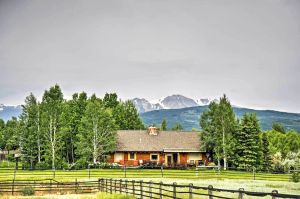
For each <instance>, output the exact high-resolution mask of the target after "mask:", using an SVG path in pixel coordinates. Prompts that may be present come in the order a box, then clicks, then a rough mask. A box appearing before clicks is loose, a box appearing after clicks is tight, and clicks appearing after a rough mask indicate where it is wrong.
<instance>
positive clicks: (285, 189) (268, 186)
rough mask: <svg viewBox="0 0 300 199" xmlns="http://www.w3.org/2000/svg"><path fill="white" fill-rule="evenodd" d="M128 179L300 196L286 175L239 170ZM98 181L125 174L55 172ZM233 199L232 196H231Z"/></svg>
mask: <svg viewBox="0 0 300 199" xmlns="http://www.w3.org/2000/svg"><path fill="white" fill-rule="evenodd" d="M13 177H14V170H13V169H0V181H4V180H9V181H11V180H13ZM126 177H127V178H128V179H134V180H137V181H138V180H143V181H150V180H151V181H154V182H160V181H162V182H164V183H173V182H177V184H184V185H187V184H189V183H193V184H194V185H196V186H202V187H203V186H205V187H207V186H208V185H213V187H214V188H223V189H234V190H237V189H239V188H244V189H245V190H247V191H258V192H271V191H272V190H275V189H276V190H278V191H279V193H286V194H297V195H300V183H294V182H291V176H290V175H289V174H270V173H256V174H255V180H254V176H253V173H250V172H241V171H221V172H220V173H219V172H218V171H214V170H199V171H198V172H197V171H195V170H167V169H165V170H163V177H162V175H161V170H156V169H128V170H127V171H126ZM98 178H115V179H124V178H125V172H124V170H122V169H91V170H90V178H89V172H88V170H74V171H63V170H59V171H56V172H55V180H56V181H59V182H62V181H65V182H67V181H73V182H74V181H75V180H76V179H77V181H88V180H96V179H98ZM50 179H53V172H52V171H51V170H35V171H29V170H18V171H16V181H26V180H35V181H38V180H45V181H48V182H49V180H50ZM234 196H235V195H234ZM247 198H249V197H247Z"/></svg>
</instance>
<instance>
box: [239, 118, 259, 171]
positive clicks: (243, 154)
mask: <svg viewBox="0 0 300 199" xmlns="http://www.w3.org/2000/svg"><path fill="white" fill-rule="evenodd" d="M259 134H260V125H259V121H258V119H257V118H256V115H255V114H254V113H245V114H244V115H243V117H242V120H241V124H240V131H239V133H237V140H238V143H239V144H238V147H237V153H238V155H239V158H238V167H239V168H244V169H247V170H251V169H252V168H253V167H255V168H258V167H259V166H260V161H261V159H260V158H261V141H260V137H259Z"/></svg>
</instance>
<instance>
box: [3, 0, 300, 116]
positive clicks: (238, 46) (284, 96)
mask: <svg viewBox="0 0 300 199" xmlns="http://www.w3.org/2000/svg"><path fill="white" fill-rule="evenodd" d="M55 83H58V84H59V85H60V86H61V87H62V89H63V92H64V94H65V97H66V98H68V97H70V96H71V94H72V93H74V92H78V91H82V90H84V91H86V92H87V93H88V94H92V93H96V94H97V95H98V96H103V95H104V94H105V92H117V93H118V95H119V96H120V97H121V98H122V99H129V98H134V97H144V98H147V99H149V100H154V99H159V98H163V97H165V96H167V95H170V94H182V95H185V96H187V97H191V98H194V99H199V98H206V97H209V98H215V97H219V96H221V95H222V94H223V93H226V94H227V95H228V97H229V99H230V100H231V102H232V103H233V104H235V105H239V106H244V107H249V108H259V109H275V110H281V111H289V112H300V1H298V0H294V1H283V0H280V1H279V0H265V1H264V0H257V1H255V0H249V1H241V0H236V1H228V0H226V1H223V0H222V1H211V0H207V1H201V0H195V1H191V0H184V1H183V0H180V1H176V0H136V1H134V0H120V1H114V0H112V1H110V0H107V1H61V0H57V1H53V0H51V1H50V0H49V1H47V0H44V1H39V0H36V1H26V0H22V1H13V0H7V1H5V0H0V103H3V104H12V105H15V104H21V103H23V101H24V98H25V97H26V96H27V95H28V94H29V93H30V92H33V93H34V94H35V95H36V96H38V97H39V98H41V96H42V94H43V91H44V90H45V89H48V88H49V87H50V86H51V85H54V84H55Z"/></svg>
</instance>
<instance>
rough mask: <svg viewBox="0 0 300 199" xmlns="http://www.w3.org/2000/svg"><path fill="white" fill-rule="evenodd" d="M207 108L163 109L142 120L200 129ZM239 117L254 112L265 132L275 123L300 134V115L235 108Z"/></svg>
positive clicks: (146, 115)
mask: <svg viewBox="0 0 300 199" xmlns="http://www.w3.org/2000/svg"><path fill="white" fill-rule="evenodd" d="M206 108H207V106H197V107H190V108H183V109H163V110H155V111H150V112H145V113H141V114H140V115H141V118H142V120H143V121H144V123H145V124H146V125H151V124H157V125H159V124H160V123H161V121H162V120H163V119H164V118H166V119H167V121H168V128H172V127H173V126H174V125H175V123H176V122H179V123H181V124H182V125H183V127H184V129H185V130H191V129H192V128H197V129H199V128H200V127H199V118H200V114H201V113H202V112H203V111H204V110H205V109H206ZM233 109H234V112H235V113H236V115H237V117H239V118H241V117H242V116H243V114H244V113H246V112H254V113H256V115H257V116H258V118H259V120H260V124H261V128H262V129H263V130H268V129H271V127H272V123H273V122H279V123H282V124H283V125H284V126H285V128H286V129H294V130H296V131H298V132H300V114H297V113H285V112H279V111H270V110H253V109H247V108H238V107H235V108H233Z"/></svg>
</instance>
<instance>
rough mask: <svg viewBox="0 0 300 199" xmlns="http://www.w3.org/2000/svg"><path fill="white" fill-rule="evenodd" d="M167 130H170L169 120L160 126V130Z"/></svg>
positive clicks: (164, 120)
mask: <svg viewBox="0 0 300 199" xmlns="http://www.w3.org/2000/svg"><path fill="white" fill-rule="evenodd" d="M167 128H168V124H167V120H166V119H163V121H162V122H161V125H160V130H162V131H166V130H167Z"/></svg>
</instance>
